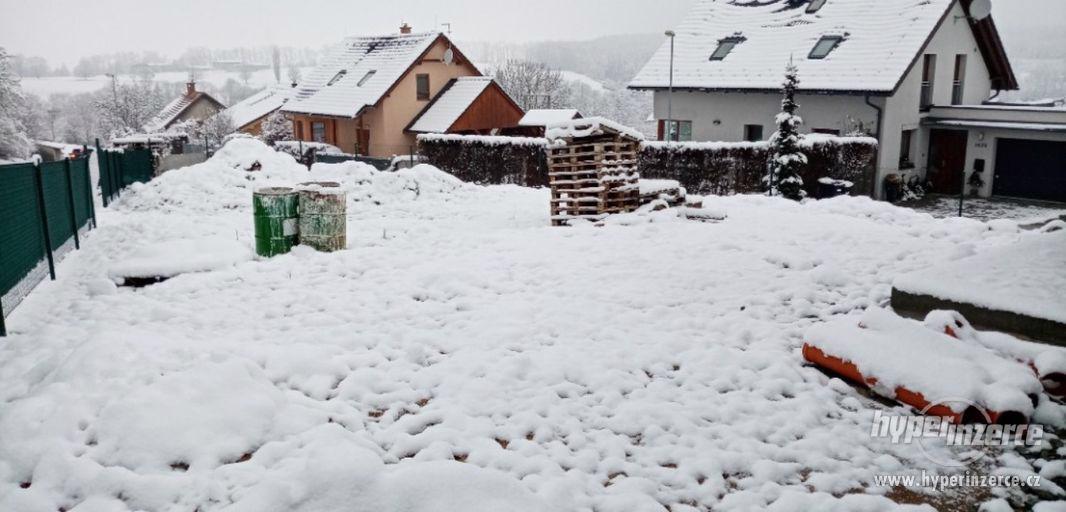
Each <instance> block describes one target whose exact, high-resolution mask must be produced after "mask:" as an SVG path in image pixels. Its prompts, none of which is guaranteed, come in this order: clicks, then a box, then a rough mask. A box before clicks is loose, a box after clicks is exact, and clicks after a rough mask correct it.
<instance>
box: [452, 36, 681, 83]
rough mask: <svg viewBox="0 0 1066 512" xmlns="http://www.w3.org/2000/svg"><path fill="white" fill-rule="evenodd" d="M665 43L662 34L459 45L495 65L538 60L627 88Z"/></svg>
mask: <svg viewBox="0 0 1066 512" xmlns="http://www.w3.org/2000/svg"><path fill="white" fill-rule="evenodd" d="M662 42H663V36H662V35H659V34H628V35H616V36H604V37H598V38H596V39H589V40H586V41H538V42H531V43H503V44H501V43H498V42H491V43H489V42H460V43H459V46H460V47H462V48H463V49H464V51H465V52H467V54H468V56H470V57H471V58H473V59H474V60H476V61H478V62H484V63H486V64H490V65H491V64H496V63H500V62H503V61H505V60H507V59H509V58H524V59H529V60H534V61H539V62H543V63H545V64H547V65H548V66H550V67H553V68H557V69H561V70H565V71H573V72H576V73H581V74H583V75H585V76H588V77H590V78H593V79H595V80H597V81H599V82H602V83H603V84H604V85H606V86H608V87H612V88H618V87H624V86H625V85H626V83H628V82H629V80H631V79H632V78H633V77H634V76H635V75H636V74H637V72H638V71H640V68H641V67H642V66H644V63H645V62H647V61H648V59H649V58H650V57H651V55H652V54H653V53H655V50H657V49H658V48H659V45H661V44H662Z"/></svg>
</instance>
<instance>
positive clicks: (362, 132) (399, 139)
mask: <svg viewBox="0 0 1066 512" xmlns="http://www.w3.org/2000/svg"><path fill="white" fill-rule="evenodd" d="M282 111H283V112H285V113H286V114H288V115H290V116H291V117H292V121H293V134H294V135H295V137H296V138H297V139H298V140H303V141H312V142H324V143H327V144H332V145H334V146H337V147H338V148H341V150H343V151H344V152H346V153H352V154H358V155H365V156H371V157H389V156H392V155H403V154H408V153H410V152H411V151H412V149H413V148H414V146H415V144H416V142H415V140H416V139H415V137H416V136H417V135H418V134H419V133H458V134H482V135H486V134H495V133H498V132H499V131H500V130H502V129H506V128H512V127H515V126H517V125H518V121H519V120H521V119H522V116H523V114H524V111H523V110H522V108H521V107H520V106H518V104H517V103H515V102H514V100H513V99H511V97H510V96H508V95H507V93H506V92H505V91H504V90H503V88H501V87H500V86H499V84H497V83H496V82H495V81H493V80H492V79H491V78H489V77H485V76H484V75H483V74H482V73H481V71H480V70H478V68H477V67H476V66H475V65H474V63H472V62H471V61H470V59H468V58H466V56H465V55H463V53H462V52H461V51H459V49H458V48H457V47H456V46H455V44H454V43H453V42H452V41H451V40H450V39H449V38H448V36H447V35H445V34H443V33H439V32H425V33H413V32H412V31H411V27H410V26H408V25H407V24H404V25H403V26H402V27H400V33H399V34H391V35H386V36H374V37H351V38H348V39H346V40H345V41H344V42H343V43H342V44H341V45H340V46H338V47H336V48H335V49H333V50H332V51H331V52H329V54H328V55H327V56H326V57H325V58H324V59H323V62H322V63H321V64H320V65H319V66H318V67H317V68H316V69H315V70H314V71H313V72H311V73H310V74H309V75H308V76H307V77H305V79H304V80H303V81H302V82H301V83H300V85H299V86H298V87H297V88H296V90H295V91H294V92H293V94H292V96H291V97H290V99H289V100H288V101H287V102H286V103H285V105H284V106H283V107H282Z"/></svg>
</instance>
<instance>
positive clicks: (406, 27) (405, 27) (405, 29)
mask: <svg viewBox="0 0 1066 512" xmlns="http://www.w3.org/2000/svg"><path fill="white" fill-rule="evenodd" d="M400 33H401V34H410V33H411V25H408V24H407V22H406V21H405V22H404V23H403V25H400Z"/></svg>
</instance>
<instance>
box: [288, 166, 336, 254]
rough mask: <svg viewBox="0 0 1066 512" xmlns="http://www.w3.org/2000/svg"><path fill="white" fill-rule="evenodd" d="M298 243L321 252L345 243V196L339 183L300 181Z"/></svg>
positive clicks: (334, 248)
mask: <svg viewBox="0 0 1066 512" xmlns="http://www.w3.org/2000/svg"><path fill="white" fill-rule="evenodd" d="M299 194H300V243H301V244H303V245H307V246H310V247H312V248H314V249H316V250H319V251H324V252H332V251H339V250H342V249H344V248H345V247H347V245H348V236H347V230H348V222H347V218H346V216H347V213H348V202H347V195H346V194H345V193H344V190H343V189H342V188H340V184H339V183H334V182H329V181H320V182H309V183H301V184H300V190H299Z"/></svg>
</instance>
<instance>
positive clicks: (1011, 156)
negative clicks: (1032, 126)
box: [992, 139, 1066, 202]
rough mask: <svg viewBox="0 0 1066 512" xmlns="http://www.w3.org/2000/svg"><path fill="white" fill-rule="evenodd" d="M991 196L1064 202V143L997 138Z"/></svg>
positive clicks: (1065, 192)
mask: <svg viewBox="0 0 1066 512" xmlns="http://www.w3.org/2000/svg"><path fill="white" fill-rule="evenodd" d="M992 193H993V194H995V195H1000V196H1010V197H1024V198H1028V199H1044V200H1048V201H1064V202H1066V142H1054V141H1046V140H1022V139H998V140H997V142H996V176H995V179H994V180H993V181H992Z"/></svg>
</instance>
